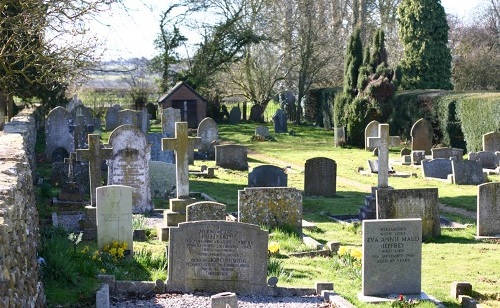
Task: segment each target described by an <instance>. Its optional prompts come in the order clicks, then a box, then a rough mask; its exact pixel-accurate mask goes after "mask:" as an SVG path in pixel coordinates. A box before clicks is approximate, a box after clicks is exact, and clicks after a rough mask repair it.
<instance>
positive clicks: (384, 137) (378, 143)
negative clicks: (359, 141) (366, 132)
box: [368, 124, 400, 188]
mask: <svg viewBox="0 0 500 308" xmlns="http://www.w3.org/2000/svg"><path fill="white" fill-rule="evenodd" d="M377 136H378V137H368V146H369V147H377V148H378V187H379V188H386V187H388V186H389V147H390V146H395V145H399V144H400V140H399V137H393V136H389V124H379V125H378V135H377Z"/></svg>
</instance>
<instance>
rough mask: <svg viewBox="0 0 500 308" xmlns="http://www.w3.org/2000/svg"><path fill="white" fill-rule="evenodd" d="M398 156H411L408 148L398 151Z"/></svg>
mask: <svg viewBox="0 0 500 308" xmlns="http://www.w3.org/2000/svg"><path fill="white" fill-rule="evenodd" d="M399 155H400V156H407V155H411V150H410V149H408V148H402V149H401V151H399Z"/></svg>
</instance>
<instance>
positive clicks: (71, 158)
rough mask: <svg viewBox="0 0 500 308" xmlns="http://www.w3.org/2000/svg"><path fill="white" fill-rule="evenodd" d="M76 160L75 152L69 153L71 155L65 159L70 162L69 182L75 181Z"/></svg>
mask: <svg viewBox="0 0 500 308" xmlns="http://www.w3.org/2000/svg"><path fill="white" fill-rule="evenodd" d="M75 161H76V153H75V152H71V153H69V157H68V158H65V159H64V163H65V164H68V182H74V181H75V171H74V167H75V165H74V164H75Z"/></svg>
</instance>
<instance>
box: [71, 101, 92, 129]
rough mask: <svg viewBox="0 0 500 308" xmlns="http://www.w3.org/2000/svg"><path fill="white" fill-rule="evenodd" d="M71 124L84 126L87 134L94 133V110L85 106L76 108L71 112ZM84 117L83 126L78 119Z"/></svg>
mask: <svg viewBox="0 0 500 308" xmlns="http://www.w3.org/2000/svg"><path fill="white" fill-rule="evenodd" d="M70 114H71V123H72V124H73V125H83V127H84V128H83V131H85V132H86V133H92V132H94V116H93V115H92V109H90V108H87V107H85V106H84V105H78V106H76V107H75V108H74V109H73V110H72V111H71V112H70ZM79 117H83V124H80V123H78V121H79V120H78V118H79Z"/></svg>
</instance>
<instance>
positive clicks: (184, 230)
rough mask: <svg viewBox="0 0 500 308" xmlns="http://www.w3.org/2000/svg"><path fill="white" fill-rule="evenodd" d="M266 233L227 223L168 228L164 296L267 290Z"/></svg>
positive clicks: (247, 225)
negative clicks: (181, 293)
mask: <svg viewBox="0 0 500 308" xmlns="http://www.w3.org/2000/svg"><path fill="white" fill-rule="evenodd" d="M268 236H269V235H268V232H267V231H263V230H260V228H259V226H256V225H250V224H244V223H238V222H227V221H195V222H185V223H180V224H179V226H178V227H176V228H170V236H169V237H170V241H169V245H168V280H167V285H166V289H167V292H174V291H176V292H184V293H192V292H195V291H202V292H221V291H231V292H236V293H238V294H242V295H245V294H246V295H249V294H262V293H265V291H266V289H267V283H266V277H267V245H268Z"/></svg>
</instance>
